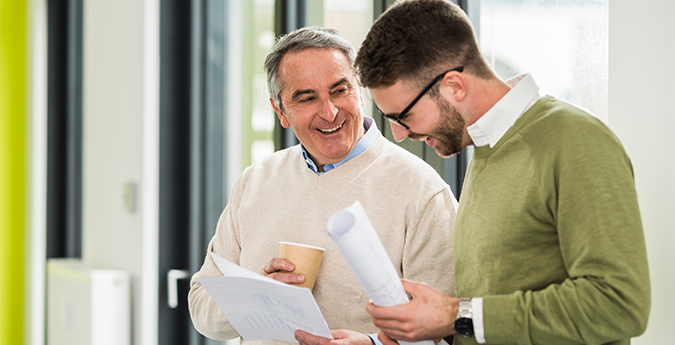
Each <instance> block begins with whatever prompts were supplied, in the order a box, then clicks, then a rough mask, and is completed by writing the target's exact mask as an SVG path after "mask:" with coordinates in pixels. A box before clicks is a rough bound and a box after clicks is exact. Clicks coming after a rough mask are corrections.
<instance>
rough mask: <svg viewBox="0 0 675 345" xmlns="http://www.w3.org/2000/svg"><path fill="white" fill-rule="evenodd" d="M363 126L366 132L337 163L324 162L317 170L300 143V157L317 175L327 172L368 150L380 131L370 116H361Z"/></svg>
mask: <svg viewBox="0 0 675 345" xmlns="http://www.w3.org/2000/svg"><path fill="white" fill-rule="evenodd" d="M363 128H365V129H366V133H365V134H364V135H363V136H362V137H361V139H359V141H357V142H356V145H354V147H353V148H352V150H351V151H350V152H349V154H348V155H347V157H345V158H344V159H343V160H341V161H339V162H337V163H332V164H326V165H324V166H323V172H319V169H318V168H317V166H316V164H315V163H314V161H312V159H311V158H309V155H308V154H307V151H306V150H305V147H304V146H302V145H300V148H301V149H302V158H303V159H304V160H305V163H306V164H307V167H308V168H310V169H312V171H314V172H315V173H316V174H317V175H321V174H323V173H326V172H329V171H331V170H333V169H335V168H337V167H339V166H340V165H342V164H344V163H345V162H347V161H348V160H350V159H352V158H354V157H356V156H358V155H360V154H362V153H363V152H365V151H366V150H368V149H369V148H370V147H371V146H372V145H373V143H374V142H375V140H376V139H377V137H378V136H379V135H380V131H378V130H377V125H376V124H375V121H373V119H372V118H370V117H365V116H364V117H363Z"/></svg>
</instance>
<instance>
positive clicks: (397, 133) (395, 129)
mask: <svg viewBox="0 0 675 345" xmlns="http://www.w3.org/2000/svg"><path fill="white" fill-rule="evenodd" d="M389 125H390V126H391V133H392V134H393V135H394V139H395V140H396V141H402V140H403V139H405V137H407V136H408V134H409V133H410V131H409V130H407V129H405V127H403V126H401V125H399V124H398V123H395V122H393V121H389Z"/></svg>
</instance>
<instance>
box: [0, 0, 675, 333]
mask: <svg viewBox="0 0 675 345" xmlns="http://www.w3.org/2000/svg"><path fill="white" fill-rule="evenodd" d="M392 2H393V1H391V0H276V1H275V0H247V1H244V0H191V1H185V0H182V1H181V0H142V1H139V0H115V1H112V0H62V1H54V0H25V1H21V0H0V277H1V278H0V345H10V344H11V345H15V344H34V345H37V344H40V345H43V344H120V345H125V344H137V345H139V344H143V345H154V344H163V345H164V344H169V345H171V344H190V345H202V344H220V343H221V342H215V341H211V340H208V339H205V338H204V337H202V336H201V335H199V334H197V332H196V331H195V330H194V328H193V327H192V325H191V323H190V319H189V315H188V312H187V304H186V296H187V291H188V289H189V286H188V285H189V278H190V276H191V275H192V274H193V273H194V272H195V271H197V270H198V269H199V267H200V266H201V263H202V262H203V260H204V256H205V254H206V245H207V243H208V240H209V239H210V238H211V236H212V235H213V233H214V232H215V224H216V222H217V220H218V217H219V215H220V213H221V212H222V210H223V208H224V207H225V205H226V204H227V201H228V197H229V192H230V188H231V186H232V185H233V183H234V181H235V180H236V179H237V177H238V176H239V174H240V173H241V171H242V170H243V169H244V168H245V167H247V166H249V165H250V164H252V163H254V162H255V161H257V160H259V159H261V158H262V157H265V156H266V155H268V154H270V153H272V152H274V151H275V150H279V149H283V148H285V147H288V146H291V145H294V144H295V143H297V139H296V138H295V136H294V134H293V133H292V131H290V130H285V129H283V128H282V127H281V126H280V125H279V123H278V121H277V119H276V116H275V115H274V112H273V110H272V108H271V107H270V105H269V96H268V94H267V87H266V80H265V75H264V72H263V68H262V62H263V59H264V57H265V55H266V54H267V52H268V50H269V49H270V47H271V46H272V44H273V43H274V40H275V37H278V36H279V35H281V34H284V33H287V32H289V31H291V30H293V29H296V28H299V27H302V26H306V25H323V26H328V27H333V28H336V29H338V30H340V31H341V32H342V33H343V34H344V35H345V37H346V38H347V40H348V41H349V42H351V43H352V44H353V45H354V47H356V49H358V47H359V46H360V44H361V42H362V40H363V39H364V37H365V35H366V33H367V31H368V29H369V27H370V25H371V24H372V22H373V21H374V19H375V18H377V17H378V16H379V15H380V14H381V13H382V12H383V11H384V10H385V9H386V8H387V7H388V6H389V5H391V3H392ZM458 3H459V5H460V6H462V7H463V8H464V9H465V11H466V12H467V13H468V14H469V16H470V18H471V19H472V21H473V22H474V25H475V28H476V31H477V32H476V34H477V36H478V38H479V41H480V44H481V48H482V51H483V52H484V54H485V57H486V59H487V60H488V61H489V62H490V63H491V64H492V66H494V68H495V70H496V71H497V72H498V73H499V75H500V76H501V77H502V78H504V79H508V78H510V77H512V76H515V75H517V74H521V73H527V72H529V73H532V74H533V76H534V78H535V80H536V81H537V83H538V84H539V85H540V87H541V93H542V94H551V95H554V96H556V97H558V98H562V99H565V100H568V101H570V102H572V103H575V104H577V105H579V106H582V107H584V108H586V109H588V110H589V111H590V112H591V113H592V114H594V115H595V116H597V117H598V118H599V119H601V120H602V121H604V122H605V123H607V124H608V125H609V126H610V128H611V129H612V130H613V131H614V132H615V133H616V134H617V135H618V137H619V139H620V140H621V141H622V143H623V144H624V146H625V148H626V150H627V152H628V154H629V156H630V158H631V160H632V163H633V167H634V171H635V178H636V187H637V190H638V197H639V202H640V207H641V212H642V217H643V224H644V229H645V236H646V239H647V250H648V255H649V260H650V262H649V264H650V273H651V283H652V300H653V306H652V312H651V317H650V321H649V326H648V328H647V331H646V333H645V334H644V335H642V336H641V337H639V338H637V339H635V340H634V341H633V344H673V343H675V327H674V326H675V299H674V297H673V296H674V295H675V294H674V292H675V253H673V250H672V248H673V247H674V245H675V184H674V180H675V139H674V138H675V101H674V100H675V97H674V96H675V24H674V23H675V3H674V2H672V1H659V0H646V1H642V2H634V1H628V0H615V1H612V2H611V3H610V1H609V0H583V1H579V0H576V1H575V0H459V1H458ZM363 92H364V93H365V96H366V97H365V98H366V100H367V101H366V109H365V111H366V114H367V115H368V116H372V117H373V118H375V120H376V121H377V123H378V127H379V128H380V130H381V131H382V132H383V133H384V134H385V136H387V137H388V138H390V139H391V133H390V128H389V125H388V124H387V122H385V121H384V120H383V119H382V118H381V117H380V116H379V115H378V114H376V113H375V112H373V106H372V103H371V102H370V96H369V95H368V93H367V90H364V91H363ZM399 145H401V146H403V147H404V148H406V149H408V150H410V151H411V152H413V153H415V154H416V155H418V156H420V157H421V158H423V159H424V160H426V161H427V162H429V164H431V165H432V166H433V167H434V168H436V170H437V171H438V172H439V174H441V176H443V177H444V179H445V180H446V181H447V182H448V184H449V185H450V186H451V188H452V189H453V191H454V193H455V195H456V196H458V198H459V197H461V185H462V181H463V176H464V171H465V169H466V165H467V163H468V161H469V159H470V158H471V150H470V149H467V150H465V151H464V152H462V153H461V154H460V155H458V156H455V157H452V158H449V159H442V158H440V157H438V156H437V155H436V154H435V153H434V152H433V149H429V148H428V147H426V146H425V145H424V144H423V143H418V142H411V141H410V140H408V139H406V140H405V141H403V142H401V143H399ZM237 342H238V340H236V339H235V340H232V341H230V342H229V343H234V344H236V343H237Z"/></svg>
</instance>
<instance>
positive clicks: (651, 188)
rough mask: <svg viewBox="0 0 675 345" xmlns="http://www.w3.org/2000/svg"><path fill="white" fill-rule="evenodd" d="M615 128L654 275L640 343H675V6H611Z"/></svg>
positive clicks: (628, 1)
mask: <svg viewBox="0 0 675 345" xmlns="http://www.w3.org/2000/svg"><path fill="white" fill-rule="evenodd" d="M609 126H610V127H611V128H612V129H613V130H614V131H615V132H616V134H617V135H618V136H619V138H620V139H621V141H622V142H623V144H624V146H625V148H626V151H627V152H628V155H629V156H630V158H631V160H632V162H633V168H634V171H635V180H636V182H635V183H636V188H637V191H638V199H639V203H640V210H641V213H642V221H643V225H644V230H645V237H646V240H647V254H648V256H649V267H650V274H651V284H652V309H651V315H650V319H649V324H648V326H647V331H646V332H645V334H644V335H642V336H641V337H639V338H637V339H635V340H634V341H633V344H634V345H640V344H675V183H674V181H675V2H673V1H663V0H644V1H637V2H636V1H632V0H612V1H610V3H609Z"/></svg>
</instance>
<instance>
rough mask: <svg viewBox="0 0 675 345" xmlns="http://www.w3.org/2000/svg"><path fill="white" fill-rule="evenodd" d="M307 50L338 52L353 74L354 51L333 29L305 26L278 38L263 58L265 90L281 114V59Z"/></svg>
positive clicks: (282, 86)
mask: <svg viewBox="0 0 675 345" xmlns="http://www.w3.org/2000/svg"><path fill="white" fill-rule="evenodd" d="M309 48H322V49H337V50H340V51H341V52H342V53H343V54H344V55H345V57H346V58H347V60H348V61H349V67H350V68H352V72H353V66H354V59H355V58H356V51H355V50H354V47H352V45H351V44H349V42H347V40H346V39H345V38H344V37H343V36H342V34H340V32H339V31H337V30H335V29H331V28H324V27H319V26H307V27H304V28H300V29H297V30H295V31H292V32H290V33H288V34H286V35H284V36H282V37H280V38H279V39H278V40H277V41H276V43H275V44H274V46H273V47H272V50H271V51H270V53H269V54H267V57H265V72H266V73H267V89H268V91H269V94H270V97H271V98H272V101H273V102H274V105H275V106H276V107H277V108H279V109H280V110H281V111H282V112H283V111H284V108H283V106H282V105H281V90H283V88H284V85H283V83H282V81H281V77H280V76H279V65H280V64H281V59H282V58H283V57H284V56H285V55H286V53H291V52H299V51H302V50H305V49H309ZM308 67H311V66H308Z"/></svg>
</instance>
